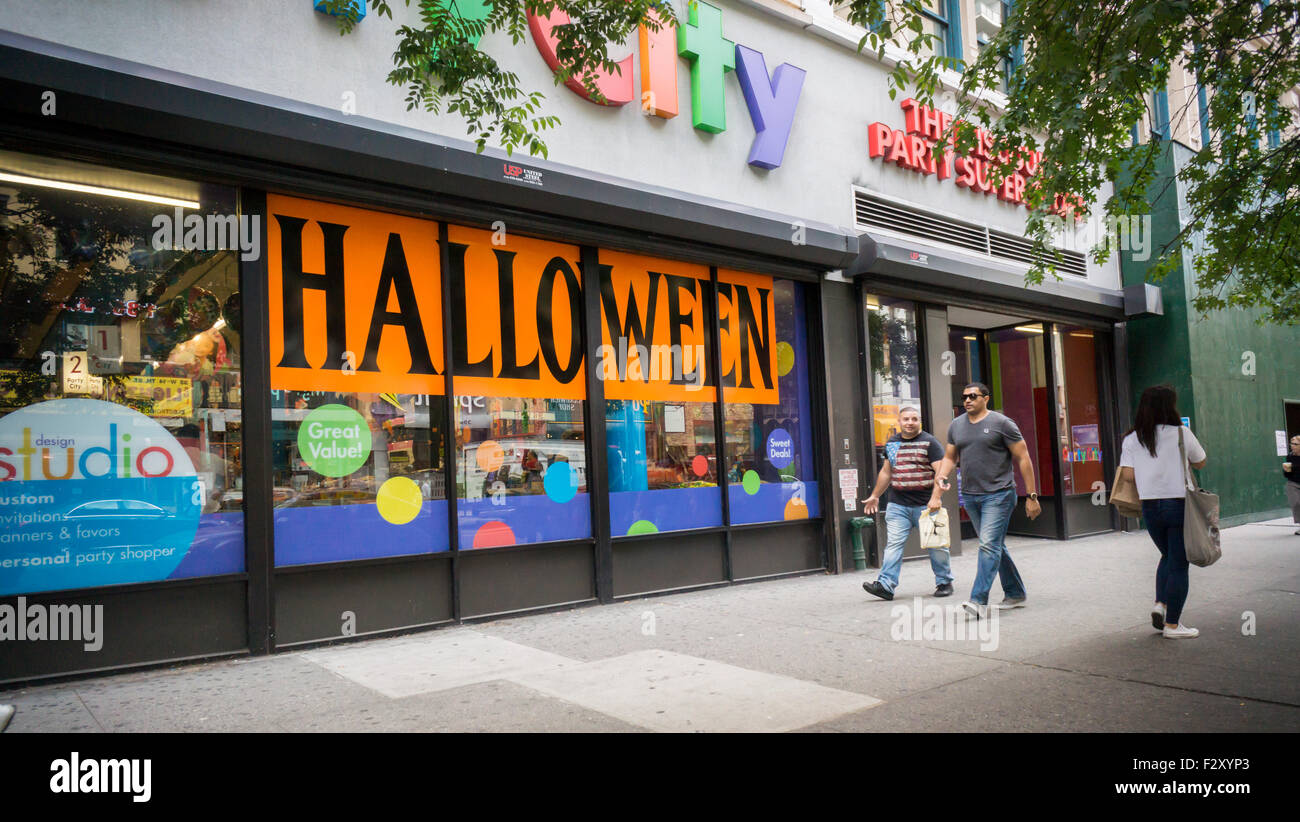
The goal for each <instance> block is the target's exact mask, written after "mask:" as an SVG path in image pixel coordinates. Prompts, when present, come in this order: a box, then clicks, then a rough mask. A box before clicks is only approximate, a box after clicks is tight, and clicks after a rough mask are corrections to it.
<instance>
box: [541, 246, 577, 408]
mask: <svg viewBox="0 0 1300 822" xmlns="http://www.w3.org/2000/svg"><path fill="white" fill-rule="evenodd" d="M557 274H563V275H564V289H565V291H567V292H568V295H569V328H571V329H572V331H571V332H570V334H569V364H568V365H567V366H565V367H564V368H561V367H560V358H559V356H558V355H557V352H556V350H555V317H554V315H553V314H552V312H551V298H552V295H553V294H554V293H555V277H556V275H557ZM581 306H582V286H581V284H579V283H578V275H577V274H576V273H574V270H573V267H572V266H570V265H569V264H568V262H566V261H565V259H564V258H563V257H553V258H551V261H550V262H549V263H547V264H546V270H544V271H543V272H542V281H541V282H540V283H539V284H538V286H537V342H538V347H539V348H541V349H542V358H543V359H545V360H546V367H547V368H548V369H550V372H551V374H553V375H554V376H555V379H556V380H557V381H558V382H560V383H563V384H568V383H570V382H572V381H573V378H574V377H575V376H577V374H578V369H579V368H581V367H582V333H581V332H582V311H581Z"/></svg>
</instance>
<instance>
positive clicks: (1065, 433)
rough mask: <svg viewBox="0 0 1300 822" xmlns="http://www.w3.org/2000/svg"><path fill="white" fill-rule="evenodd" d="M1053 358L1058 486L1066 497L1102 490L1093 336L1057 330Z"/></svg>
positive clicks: (1069, 328)
mask: <svg viewBox="0 0 1300 822" xmlns="http://www.w3.org/2000/svg"><path fill="white" fill-rule="evenodd" d="M1052 342H1053V350H1054V352H1055V356H1056V375H1057V377H1056V379H1057V385H1056V391H1057V405H1058V407H1059V408H1060V413H1061V419H1060V425H1059V431H1060V438H1061V441H1060V443H1059V445H1060V452H1061V468H1062V471H1061V482H1062V483H1063V484H1064V486H1065V489H1064V490H1065V493H1066V494H1084V493H1087V494H1091V493H1092V491H1093V490H1094V486H1095V484H1096V483H1099V482H1100V483H1102V486H1103V487H1104V485H1105V482H1106V478H1105V472H1104V470H1103V468H1102V450H1101V407H1100V402H1099V399H1098V390H1097V346H1096V341H1095V340H1094V339H1093V332H1092V331H1091V330H1090V329H1087V328H1078V327H1075V326H1057V327H1056V328H1055V329H1054V330H1053V332H1052Z"/></svg>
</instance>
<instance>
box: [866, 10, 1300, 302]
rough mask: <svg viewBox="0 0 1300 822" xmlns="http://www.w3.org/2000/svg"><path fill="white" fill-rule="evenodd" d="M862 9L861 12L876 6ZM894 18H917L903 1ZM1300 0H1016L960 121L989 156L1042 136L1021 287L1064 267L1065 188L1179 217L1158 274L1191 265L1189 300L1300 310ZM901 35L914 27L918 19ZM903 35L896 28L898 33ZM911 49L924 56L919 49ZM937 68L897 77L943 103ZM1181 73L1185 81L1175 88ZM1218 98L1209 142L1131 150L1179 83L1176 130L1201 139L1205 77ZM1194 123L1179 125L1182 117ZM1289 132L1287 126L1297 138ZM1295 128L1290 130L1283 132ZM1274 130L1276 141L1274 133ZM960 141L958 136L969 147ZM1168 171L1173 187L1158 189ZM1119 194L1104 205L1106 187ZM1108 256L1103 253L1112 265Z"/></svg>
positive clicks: (1092, 207)
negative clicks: (1299, 27)
mask: <svg viewBox="0 0 1300 822" xmlns="http://www.w3.org/2000/svg"><path fill="white" fill-rule="evenodd" d="M868 5H869V3H868V2H867V0H859V2H855V3H854V4H853V9H854V12H853V13H851V14H850V19H853V16H854V13H857V12H860V11H862V10H865V9H866V7H867V6H868ZM891 14H893V16H894V17H895V18H898V17H900V16H902V17H906V16H907V15H914V14H915V4H914V3H901V4H895V5H894V6H893V7H892V8H891ZM1298 14H1300V3H1296V2H1280V1H1276V2H1272V3H1269V4H1267V5H1266V6H1265V5H1263V4H1260V3H1255V2H1238V3H1228V4H1224V3H1220V2H1211V1H1210V0H1065V2H1062V0H1017V2H1016V3H1015V4H1014V7H1013V9H1012V11H1011V14H1010V15H1009V16H1008V17H1007V19H1005V20H1004V21H1003V24H1002V28H1001V30H1000V31H999V32H998V34H997V35H996V36H995V37H994V38H993V39H992V41H991V42H990V43H989V44H988V45H987V46H986V47H985V48H984V50H983V51H982V52H981V54H980V56H979V58H978V59H977V60H975V61H974V62H972V63H970V64H969V65H968V66H967V67H966V70H965V72H964V73H963V75H962V82H961V89H960V90H961V97H960V98H959V101H960V111H959V113H958V117H959V119H967V120H970V121H972V122H976V123H978V124H979V125H981V126H983V127H984V128H985V129H987V130H988V131H989V132H990V133H991V134H992V135H993V136H994V143H995V145H994V151H995V152H996V151H1002V150H1014V149H1015V147H1016V146H1018V145H1021V144H1024V143H1025V142H1026V138H1027V137H1032V136H1033V135H1040V136H1041V137H1042V139H1043V152H1044V153H1043V161H1042V163H1041V165H1040V170H1039V173H1038V175H1037V176H1036V177H1035V178H1033V180H1032V182H1031V184H1030V186H1029V191H1028V192H1027V193H1026V200H1027V202H1028V204H1029V205H1030V206H1031V208H1032V212H1031V216H1030V220H1029V230H1030V235H1031V237H1032V238H1033V240H1034V243H1035V251H1036V256H1038V257H1039V258H1040V259H1043V260H1044V262H1043V263H1041V264H1039V265H1036V266H1035V267H1034V268H1033V269H1032V270H1031V272H1030V274H1029V276H1028V277H1027V278H1026V279H1027V281H1028V282H1031V283H1033V282H1039V281H1041V279H1042V276H1043V275H1044V274H1045V273H1046V272H1048V271H1053V269H1054V267H1053V266H1052V265H1051V263H1050V259H1051V256H1052V255H1051V248H1052V237H1051V234H1050V228H1051V225H1050V221H1047V220H1044V219H1042V218H1043V216H1044V215H1045V214H1046V212H1047V210H1048V209H1049V208H1050V207H1051V206H1052V203H1053V201H1054V199H1055V198H1056V196H1057V195H1078V196H1079V197H1081V198H1082V202H1083V204H1084V206H1085V207H1086V208H1087V209H1088V211H1089V212H1097V211H1099V210H1100V211H1102V212H1104V214H1106V215H1119V214H1137V213H1149V212H1150V210H1151V208H1152V203H1155V204H1156V205H1157V207H1159V208H1163V209H1176V213H1177V214H1178V215H1179V217H1180V220H1179V225H1178V230H1176V231H1171V232H1167V234H1169V235H1172V236H1168V237H1164V238H1162V239H1163V245H1162V246H1160V247H1158V248H1156V249H1155V253H1156V261H1155V262H1154V263H1153V264H1151V265H1150V266H1149V267H1148V268H1147V273H1148V276H1149V277H1150V278H1152V279H1155V278H1159V277H1161V276H1163V275H1165V274H1167V273H1168V272H1170V271H1172V270H1173V269H1174V268H1175V267H1176V266H1178V265H1180V264H1182V263H1183V261H1184V260H1186V261H1188V264H1189V265H1190V266H1191V267H1192V269H1193V270H1194V271H1195V272H1196V293H1195V294H1193V295H1192V300H1191V302H1192V305H1193V307H1194V308H1195V309H1196V310H1197V311H1199V312H1201V313H1205V312H1208V311H1212V310H1218V309H1221V308H1226V307H1232V308H1257V309H1260V310H1261V311H1262V317H1263V318H1264V319H1265V320H1267V321H1270V322H1280V323H1295V322H1296V318H1297V317H1300V253H1298V252H1300V135H1297V133H1295V131H1294V130H1293V127H1292V124H1293V121H1294V116H1295V112H1294V111H1293V110H1292V109H1290V108H1288V107H1287V106H1286V105H1279V104H1277V101H1279V100H1281V101H1283V102H1285V101H1287V100H1289V99H1291V97H1290V95H1291V90H1292V89H1293V88H1295V87H1296V86H1297V85H1300V53H1298V52H1297V47H1296V38H1295V27H1294V21H1295V20H1296V19H1297V15H1298ZM903 29H905V30H906V31H909V32H915V31H917V29H916V26H915V25H913V24H912V21H911V20H910V19H909V20H907V21H905V23H904V25H903ZM895 30H897V28H896V29H895ZM1017 49H1021V50H1022V52H1023V60H1022V62H1020V63H1019V65H1017V66H1016V68H1015V70H1014V71H1013V72H1012V76H1011V78H1010V82H1009V83H1008V86H1009V95H1008V102H1007V104H1006V107H1005V110H1004V111H1002V112H991V111H989V110H987V109H986V108H982V107H981V100H982V99H983V98H984V97H985V89H988V88H993V87H996V85H997V82H998V80H999V76H1000V73H1001V71H1002V70H1003V66H1004V65H1005V64H1006V62H1007V61H1011V60H1012V58H1013V57H1014V56H1015V55H1016V51H1017ZM908 52H909V54H919V53H920V52H919V50H918V49H916V48H912V47H909V48H908ZM936 68H937V66H936V63H935V61H933V60H917V59H908V60H907V61H905V64H904V65H900V66H898V67H896V68H895V69H894V70H893V71H892V72H891V75H890V83H891V96H893V95H892V87H893V86H894V85H898V86H900V87H902V86H904V85H906V86H910V87H912V88H913V89H915V91H914V92H913V96H915V97H916V98H917V99H918V100H920V101H921V102H924V103H927V104H929V103H932V102H933V95H934V90H935V89H936V88H938V86H937V84H936V80H937V77H936ZM1171 76H1172V77H1173V78H1174V82H1173V83H1170V79H1171ZM1198 82H1199V84H1200V85H1203V86H1206V87H1208V88H1209V89H1210V105H1209V117H1208V126H1209V129H1210V131H1211V134H1212V138H1211V140H1210V142H1209V144H1207V145H1205V146H1202V147H1201V148H1200V149H1199V150H1198V149H1195V148H1187V150H1183V149H1182V148H1179V149H1178V150H1177V151H1176V153H1175V154H1174V155H1173V156H1168V157H1167V156H1165V151H1166V150H1172V149H1169V146H1168V143H1162V142H1155V143H1152V142H1147V143H1144V144H1141V145H1137V146H1134V145H1133V138H1132V129H1133V126H1134V124H1135V123H1138V122H1145V123H1148V124H1149V123H1150V122H1151V117H1152V110H1151V108H1152V106H1151V100H1152V97H1151V92H1152V90H1153V89H1157V88H1159V89H1165V88H1169V89H1170V96H1169V101H1170V112H1169V119H1170V124H1171V126H1172V127H1173V129H1174V137H1175V138H1179V137H1181V138H1182V139H1183V140H1185V141H1189V142H1190V141H1192V140H1198V139H1199V132H1200V128H1199V120H1198V114H1199V112H1198V110H1197V103H1196V98H1197V95H1196V84H1197V83H1198ZM1180 123H1181V124H1184V125H1183V128H1182V130H1181V131H1180V129H1179V124H1180ZM1289 129H1291V130H1290V131H1289ZM1288 134H1290V136H1289V137H1288V136H1286V135H1288ZM1269 135H1272V138H1271V142H1272V144H1271V145H1270V136H1269ZM961 139H962V138H961V136H960V135H959V141H960V140H961ZM1162 163H1163V164H1164V172H1165V173H1164V176H1163V177H1162V178H1161V179H1162V180H1168V179H1169V178H1170V176H1171V174H1172V175H1174V176H1173V183H1172V185H1165V184H1164V183H1163V182H1162V183H1161V184H1160V185H1155V181H1156V180H1157V177H1158V175H1157V171H1158V170H1159V168H1160V167H1161V164H1162ZM1106 183H1113V184H1114V190H1113V193H1112V195H1111V196H1110V197H1109V198H1107V199H1106V200H1104V201H1099V197H1100V196H1101V192H1102V190H1103V185H1104V184H1106ZM1108 254H1109V247H1108V246H1107V247H1101V248H1098V249H1096V250H1094V253H1093V256H1094V259H1097V260H1098V261H1103V260H1105V259H1106V257H1107V255H1108Z"/></svg>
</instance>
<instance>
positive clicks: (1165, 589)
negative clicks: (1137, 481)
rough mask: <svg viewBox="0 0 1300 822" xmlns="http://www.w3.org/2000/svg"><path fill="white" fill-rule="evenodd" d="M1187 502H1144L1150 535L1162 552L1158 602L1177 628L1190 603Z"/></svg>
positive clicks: (1157, 573) (1180, 499)
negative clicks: (1185, 527)
mask: <svg viewBox="0 0 1300 822" xmlns="http://www.w3.org/2000/svg"><path fill="white" fill-rule="evenodd" d="M1186 503H1187V500H1185V499H1182V498H1179V499H1145V500H1142V519H1144V520H1146V524H1147V533H1148V534H1150V535H1151V539H1152V541H1154V542H1155V544H1156V547H1157V548H1159V549H1160V564H1159V565H1157V566H1156V602H1163V603H1164V604H1165V622H1166V623H1168V624H1170V625H1178V624H1179V622H1178V620H1179V618H1180V617H1181V616H1182V615H1183V604H1184V603H1186V602H1187V586H1188V582H1187V548H1186V547H1185V546H1184V545H1183V506H1184V505H1186Z"/></svg>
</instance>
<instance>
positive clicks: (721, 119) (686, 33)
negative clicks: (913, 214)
mask: <svg viewBox="0 0 1300 822" xmlns="http://www.w3.org/2000/svg"><path fill="white" fill-rule="evenodd" d="M443 3H444V5H445V6H450V7H451V9H452V11H453V12H454V13H456V14H457V15H459V16H460V17H461V18H462V19H464V20H467V21H483V20H486V18H487V16H488V14H489V13H490V12H491V6H490V4H489V3H487V2H485V0H443ZM678 5H679V6H680V4H678ZM316 6H317V7H318V8H319V6H320V0H317V3H316ZM527 14H528V28H529V31H530V32H532V35H533V44H534V45H535V46H536V47H537V51H538V52H539V53H540V54H541V56H542V59H543V60H544V61H545V62H546V65H547V66H549V67H550V68H551V70H552V71H554V70H556V69H558V68H559V67H560V60H559V56H558V55H557V48H558V45H559V39H558V38H557V37H556V35H555V29H556V27H557V26H565V25H569V24H570V23H571V20H570V18H569V16H568V15H567V14H565V13H564V12H563V11H559V10H556V11H554V12H552V13H551V14H550V15H549V16H546V17H543V16H541V15H539V14H537V13H535V12H534V11H533V10H532V9H528V10H527ZM679 20H680V22H682V25H681V26H680V28H679V27H677V26H672V25H661V26H660V27H659V30H658V31H652V30H650V28H648V27H647V26H645V25H642V26H639V27H638V29H637V41H638V48H639V50H640V57H641V59H640V73H641V97H640V101H641V108H642V110H643V111H645V112H646V113H647V114H651V115H654V116H656V117H662V118H664V119H670V118H673V117H676V116H677V114H678V112H679V104H678V100H677V67H678V61H679V59H684V60H686V61H687V62H688V63H689V64H690V72H691V125H693V126H694V127H695V128H697V129H700V130H701V131H707V132H710V133H714V134H717V133H719V132H722V131H725V130H726V128H727V113H726V103H727V98H726V82H725V81H726V74H727V72H729V71H734V72H736V79H737V80H738V81H739V82H740V89H741V93H742V94H743V95H744V98H745V106H746V108H747V109H748V110H749V119H750V121H751V122H752V123H753V124H754V142H753V143H752V144H751V146H750V151H749V159H748V162H749V164H750V165H752V166H755V167H758V168H766V169H773V168H777V167H779V166H780V165H781V161H782V160H783V159H784V156H785V147H786V143H787V142H788V141H789V138H790V129H791V127H792V126H793V125H794V113H795V108H796V107H797V106H798V104H799V93H800V92H801V91H802V90H803V82H804V77H805V76H806V74H807V73H806V72H805V71H804V70H803V69H801V68H799V67H797V66H793V65H791V64H789V63H782V64H781V65H779V66H777V67H776V70H775V71H773V72H772V74H771V75H769V74H768V71H767V61H766V59H765V58H764V56H763V53H762V52H761V51H758V50H757V49H754V48H751V47H749V46H745V45H741V44H740V43H735V42H732V41H731V40H728V39H727V38H726V37H724V36H723V29H722V10H721V9H719V8H717V7H716V6H712V5H710V4H708V3H704V2H688V3H687V4H686V14H685V15H684V16H679ZM471 45H474V46H477V45H478V38H473V39H472V40H471ZM614 62H615V63H616V65H617V66H618V71H617V72H609V71H604V70H600V71H597V72H595V74H594V76H593V77H592V79H593V81H594V85H595V86H596V88H597V89H598V90H599V91H600V96H601V97H603V98H604V99H603V100H601V99H598V98H597V97H595V96H593V95H592V94H591V92H589V91H588V90H587V88H586V87H585V86H584V85H583V83H582V79H581V78H580V77H570V78H569V79H568V80H567V81H565V86H566V87H567V88H568V89H569V90H570V91H572V92H573V93H575V94H577V95H578V96H580V97H582V98H584V99H586V100H590V101H591V102H593V103H597V104H599V105H605V106H614V107H617V106H625V105H627V104H628V103H631V102H632V101H633V100H635V99H637V98H636V93H635V91H634V89H633V79H632V74H633V72H632V55H630V54H629V55H627V56H626V57H623V58H621V59H615V60H614Z"/></svg>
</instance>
